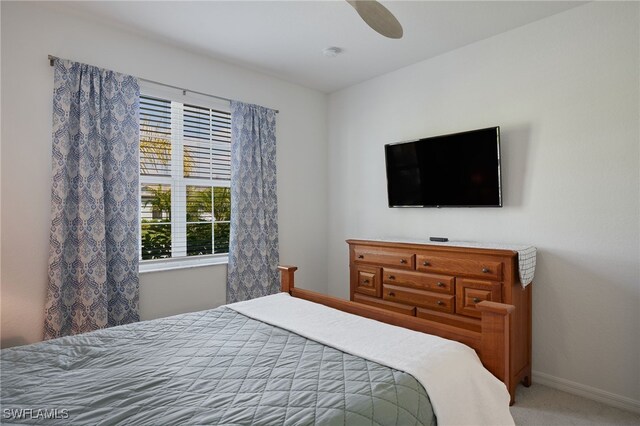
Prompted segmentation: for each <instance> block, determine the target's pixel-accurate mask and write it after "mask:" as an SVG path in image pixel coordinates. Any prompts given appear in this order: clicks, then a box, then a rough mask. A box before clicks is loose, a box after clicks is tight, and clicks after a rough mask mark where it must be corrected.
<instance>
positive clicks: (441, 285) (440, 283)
mask: <svg viewBox="0 0 640 426" xmlns="http://www.w3.org/2000/svg"><path fill="white" fill-rule="evenodd" d="M436 285H437V286H438V287H444V283H443V282H441V281H438V284H436Z"/></svg>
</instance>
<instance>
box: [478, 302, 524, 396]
mask: <svg viewBox="0 0 640 426" xmlns="http://www.w3.org/2000/svg"><path fill="white" fill-rule="evenodd" d="M476 307H477V308H478V310H479V311H480V312H481V313H482V337H481V340H480V352H481V354H482V363H483V364H484V366H485V367H486V368H487V370H489V371H491V372H492V373H493V375H494V376H496V377H497V378H498V379H500V380H502V381H503V382H504V384H505V385H506V386H507V390H508V391H509V395H510V396H511V405H513V403H514V402H515V391H516V385H517V383H514V380H513V377H511V369H510V363H511V353H510V348H511V346H510V344H509V341H510V338H511V315H512V314H513V311H514V310H515V306H513V305H507V304H504V303H496V302H490V301H483V302H480V303H478V304H477V305H476Z"/></svg>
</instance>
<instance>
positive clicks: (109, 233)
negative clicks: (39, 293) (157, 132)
mask: <svg viewBox="0 0 640 426" xmlns="http://www.w3.org/2000/svg"><path fill="white" fill-rule="evenodd" d="M139 96H140V87H139V85H138V81H137V79H136V78H134V77H131V76H127V75H123V74H118V73H115V72H113V71H107V70H103V69H99V68H96V67H92V66H89V65H84V64H79V63H75V62H70V61H66V60H60V59H57V60H56V62H55V77H54V92H53V161H52V163H53V182H52V189H51V196H52V202H51V212H52V213H51V214H52V221H51V235H50V251H49V285H48V288H47V300H46V312H45V327H44V338H45V339H51V338H55V337H60V336H66V335H71V334H78V333H83V332H86V331H91V330H96V329H100V328H105V327H110V326H114V325H119V324H127V323H130V322H134V321H138V320H139V315H138V234H139V231H138V149H139V148H138V145H139V141H138V104H139Z"/></svg>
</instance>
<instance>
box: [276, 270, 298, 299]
mask: <svg viewBox="0 0 640 426" xmlns="http://www.w3.org/2000/svg"><path fill="white" fill-rule="evenodd" d="M278 269H280V291H282V292H285V293H291V290H292V289H293V273H294V272H295V271H297V270H298V267H297V266H289V265H278Z"/></svg>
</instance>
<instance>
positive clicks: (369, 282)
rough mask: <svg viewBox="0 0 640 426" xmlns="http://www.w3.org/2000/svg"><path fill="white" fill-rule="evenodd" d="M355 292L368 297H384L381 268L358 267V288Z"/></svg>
mask: <svg viewBox="0 0 640 426" xmlns="http://www.w3.org/2000/svg"><path fill="white" fill-rule="evenodd" d="M354 291H355V292H357V293H361V294H366V295H368V296H373V297H380V296H381V295H382V281H381V280H380V268H376V267H373V266H365V265H358V266H357V267H356V287H355V289H354Z"/></svg>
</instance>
